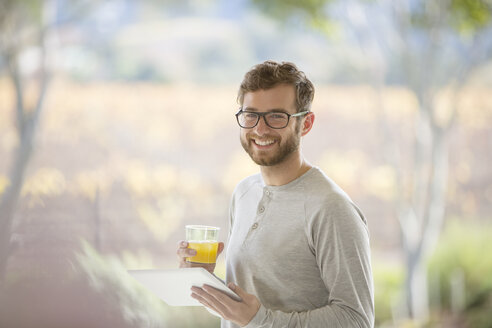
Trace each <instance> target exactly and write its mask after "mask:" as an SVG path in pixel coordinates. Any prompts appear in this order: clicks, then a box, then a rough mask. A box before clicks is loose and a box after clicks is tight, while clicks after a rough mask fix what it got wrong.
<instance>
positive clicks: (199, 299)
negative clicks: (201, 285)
mask: <svg viewBox="0 0 492 328" xmlns="http://www.w3.org/2000/svg"><path fill="white" fill-rule="evenodd" d="M191 297H193V298H194V299H196V300H197V301H198V302H200V304H203V305H204V306H206V307H208V308H210V309H212V310H214V311H215V312H217V313H218V314H219V315H220V316H223V314H222V313H220V311H219V310H218V309H217V308H216V307H215V306H214V305H213V304H210V303H209V302H208V301H207V300H206V299H205V298H203V297H202V296H200V295H198V294H196V293H191Z"/></svg>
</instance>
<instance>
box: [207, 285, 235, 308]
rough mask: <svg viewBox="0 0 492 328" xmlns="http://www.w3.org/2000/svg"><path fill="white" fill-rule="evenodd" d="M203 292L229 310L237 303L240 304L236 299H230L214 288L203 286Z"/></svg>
mask: <svg viewBox="0 0 492 328" xmlns="http://www.w3.org/2000/svg"><path fill="white" fill-rule="evenodd" d="M203 290H204V291H206V292H207V293H208V294H210V295H211V296H212V297H214V298H215V299H216V300H217V302H219V303H220V304H223V305H224V306H225V307H226V308H227V309H230V308H231V306H233V305H234V304H235V303H238V302H237V301H235V300H234V299H232V298H230V297H229V296H227V295H226V294H224V293H223V292H221V291H220V290H218V289H216V288H214V287H212V286H209V285H203Z"/></svg>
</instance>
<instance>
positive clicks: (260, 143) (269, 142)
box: [250, 137, 277, 149]
mask: <svg viewBox="0 0 492 328" xmlns="http://www.w3.org/2000/svg"><path fill="white" fill-rule="evenodd" d="M250 140H251V142H252V143H253V144H254V145H255V146H256V147H257V148H259V149H267V148H270V147H271V146H273V145H274V144H275V143H276V142H277V140H276V139H273V138H254V137H253V138H250Z"/></svg>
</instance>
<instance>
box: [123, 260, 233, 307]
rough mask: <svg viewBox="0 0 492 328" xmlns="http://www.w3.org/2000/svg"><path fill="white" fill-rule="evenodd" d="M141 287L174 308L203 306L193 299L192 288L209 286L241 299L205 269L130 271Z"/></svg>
mask: <svg viewBox="0 0 492 328" xmlns="http://www.w3.org/2000/svg"><path fill="white" fill-rule="evenodd" d="M128 273H129V274H130V275H131V276H132V277H133V278H135V279H136V280H137V281H138V282H139V283H140V284H141V285H143V286H145V287H146V288H147V289H149V290H150V291H152V292H153V293H154V294H156V295H157V296H158V297H159V298H161V299H162V300H163V301H164V302H166V303H167V304H169V305H172V306H202V304H200V302H198V301H197V300H195V299H194V298H192V297H191V287H192V286H197V287H203V285H209V286H212V287H215V288H217V289H219V290H221V291H222V292H224V293H225V294H227V295H229V296H230V297H231V298H233V299H235V300H236V301H241V298H240V297H239V296H238V295H237V294H236V293H234V292H233V291H232V290H231V289H230V288H229V287H227V286H226V285H225V284H224V283H223V282H222V280H220V279H219V278H217V277H215V276H214V275H212V274H211V273H210V272H208V271H207V270H206V269H204V268H180V269H172V270H128Z"/></svg>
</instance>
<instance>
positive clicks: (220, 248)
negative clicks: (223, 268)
mask: <svg viewBox="0 0 492 328" xmlns="http://www.w3.org/2000/svg"><path fill="white" fill-rule="evenodd" d="M223 250H224V243H223V242H220V243H219V248H218V249H217V257H218V256H219V255H220V253H222V251H223Z"/></svg>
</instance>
